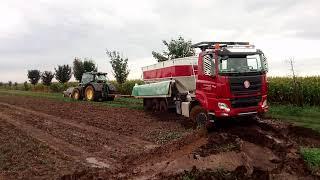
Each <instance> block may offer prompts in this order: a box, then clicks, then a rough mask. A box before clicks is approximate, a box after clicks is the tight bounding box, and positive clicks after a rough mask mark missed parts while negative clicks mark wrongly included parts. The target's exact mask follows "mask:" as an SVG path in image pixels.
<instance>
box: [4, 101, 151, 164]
mask: <svg viewBox="0 0 320 180" xmlns="http://www.w3.org/2000/svg"><path fill="white" fill-rule="evenodd" d="M1 106H2V107H5V109H6V108H7V113H8V112H9V111H10V113H9V114H10V115H11V116H8V115H5V114H4V112H6V110H4V112H2V113H1V114H0V115H1V116H2V119H4V120H6V121H7V122H9V123H10V124H12V125H14V126H16V127H18V128H19V129H21V130H22V131H24V132H26V133H28V134H30V135H31V136H32V137H34V138H35V139H38V140H39V141H40V142H43V143H46V144H48V145H49V147H50V148H52V149H55V150H57V151H61V152H62V153H64V154H67V155H69V156H72V157H73V158H74V159H75V160H76V161H81V160H82V161H85V162H86V163H87V164H88V163H89V164H91V165H92V166H93V167H108V168H110V164H113V166H114V165H115V164H117V165H118V167H120V166H121V163H120V164H119V161H118V160H117V158H119V157H117V155H114V156H113V157H110V152H115V153H118V156H119V155H120V154H121V152H120V154H119V151H121V149H124V151H123V152H122V154H123V153H124V155H127V154H128V153H130V152H132V151H134V150H135V149H137V150H138V151H144V150H148V149H152V148H155V147H156V145H154V144H153V143H151V142H148V141H144V140H140V139H138V138H135V137H128V136H123V135H120V134H118V133H114V132H110V131H104V130H102V129H99V128H97V127H93V126H87V125H85V124H83V123H78V124H76V122H75V121H68V120H66V119H62V118H56V117H55V116H52V115H48V114H45V113H41V112H36V111H33V110H29V109H26V108H21V107H17V106H14V105H10V104H6V103H0V108H1ZM2 109H4V108H2ZM21 112H22V113H21ZM26 114H27V117H25V118H24V119H23V120H22V119H21V117H23V116H24V115H26ZM17 116H20V118H18V117H17ZM30 116H33V117H32V118H30V119H32V121H33V120H34V119H35V118H38V117H40V118H42V120H44V121H43V122H42V123H47V124H48V123H49V124H52V123H60V124H64V125H67V126H71V127H73V129H81V130H84V133H86V132H90V133H95V134H99V136H102V137H108V138H109V139H113V140H112V142H111V143H108V144H105V145H103V147H101V148H102V149H101V150H100V151H97V152H88V151H86V150H85V149H83V147H81V148H80V147H79V146H77V145H74V144H73V142H71V143H70V142H67V141H66V140H65V139H63V140H62V139H61V136H58V138H57V137H55V136H56V135H54V134H51V135H50V134H49V133H47V132H46V129H41V128H40V129H39V128H38V127H37V126H36V127H34V124H32V125H30V124H28V123H30V122H28V121H30V119H29V118H28V117H30ZM26 121H27V122H26ZM49 121H51V122H49ZM32 123H33V122H32ZM37 123H39V122H37ZM51 127H52V126H51ZM49 128H50V126H49ZM69 129H70V128H69ZM60 134H61V133H60ZM94 141H95V140H94ZM118 148H119V149H118ZM139 149H140V150H139ZM106 157H108V158H106ZM114 158H116V159H114ZM116 161H117V163H115V162H116ZM118 167H117V168H118Z"/></svg>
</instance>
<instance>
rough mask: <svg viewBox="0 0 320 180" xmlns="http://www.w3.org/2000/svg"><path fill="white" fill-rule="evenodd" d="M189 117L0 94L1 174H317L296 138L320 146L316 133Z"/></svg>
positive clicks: (272, 124) (85, 176)
mask: <svg viewBox="0 0 320 180" xmlns="http://www.w3.org/2000/svg"><path fill="white" fill-rule="evenodd" d="M186 122H187V120H186V119H185V118H182V117H178V116H176V115H175V114H170V113H169V114H161V115H159V114H158V115H154V114H147V113H144V112H143V111H141V110H130V109H127V108H114V107H106V106H98V105H95V104H92V103H86V102H80V103H79V102H60V101H54V100H49V99H40V98H31V97H22V96H21V97H15V96H6V95H0V179H16V178H26V179H34V178H40V179H56V178H61V179H71V178H76V179H88V178H89V179H92V178H98V177H101V178H102V179H119V178H120V179H121V178H123V179H163V178H165V179H170V178H172V179H176V178H182V177H185V176H190V172H185V170H187V171H190V170H192V169H193V170H192V171H191V174H192V173H195V174H197V175H198V176H199V177H206V176H208V174H211V177H216V176H219V177H220V176H223V177H227V176H231V177H237V178H240V179H241V178H248V177H251V178H255V177H260V178H261V177H264V178H269V177H274V178H284V177H285V178H287V177H303V178H311V179H312V178H316V177H315V176H314V175H311V174H312V173H311V172H310V171H309V170H308V169H307V167H306V165H305V163H304V162H303V160H302V158H301V156H300V154H299V147H300V145H303V146H317V147H319V146H320V135H319V134H317V133H315V132H312V131H310V130H307V129H303V128H297V127H294V126H291V125H289V124H283V123H279V122H275V121H272V120H259V121H246V120H243V121H239V122H228V123H220V124H218V125H219V128H218V129H215V130H213V131H212V132H210V133H209V134H206V133H204V132H202V131H197V130H192V129H191V128H190V127H189V126H188V123H186ZM194 166H195V167H196V168H194ZM208 168H209V169H211V170H212V171H211V170H207V169H208ZM216 170H219V172H220V173H217V174H215V173H216ZM221 170H223V172H224V173H221ZM212 173H213V174H212ZM314 174H315V173H314Z"/></svg>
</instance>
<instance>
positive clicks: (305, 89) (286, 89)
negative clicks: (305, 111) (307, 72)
mask: <svg viewBox="0 0 320 180" xmlns="http://www.w3.org/2000/svg"><path fill="white" fill-rule="evenodd" d="M268 81H269V92H268V100H269V101H270V102H273V103H280V104H294V105H303V104H306V105H312V106H313V105H320V76H312V77H297V78H296V80H295V81H294V79H293V78H291V77H270V78H268Z"/></svg>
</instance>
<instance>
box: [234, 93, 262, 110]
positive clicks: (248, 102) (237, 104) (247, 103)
mask: <svg viewBox="0 0 320 180" xmlns="http://www.w3.org/2000/svg"><path fill="white" fill-rule="evenodd" d="M260 101H261V96H255V97H245V98H235V99H231V107H233V108H242V107H251V106H258V104H259V102H260Z"/></svg>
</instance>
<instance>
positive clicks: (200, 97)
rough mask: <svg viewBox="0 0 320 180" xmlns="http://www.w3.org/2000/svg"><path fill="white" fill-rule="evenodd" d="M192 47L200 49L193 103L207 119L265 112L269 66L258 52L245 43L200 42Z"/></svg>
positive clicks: (266, 107) (266, 108)
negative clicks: (204, 113) (204, 112)
mask: <svg viewBox="0 0 320 180" xmlns="http://www.w3.org/2000/svg"><path fill="white" fill-rule="evenodd" d="M193 47H198V48H200V49H201V50H202V52H201V53H200V54H199V57H198V78H197V81H196V93H195V101H196V102H198V103H199V105H200V106H201V107H202V108H203V109H204V110H205V111H206V112H207V114H208V118H209V119H212V118H213V117H235V116H243V115H256V114H262V113H265V112H266V111H267V110H268V105H267V79H266V73H267V71H268V66H267V61H266V57H265V56H264V54H263V52H262V51H261V50H259V49H256V48H255V47H254V46H253V45H250V44H249V43H247V42H201V43H198V44H195V45H193ZM195 116H197V115H195ZM193 118H197V117H193Z"/></svg>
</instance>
